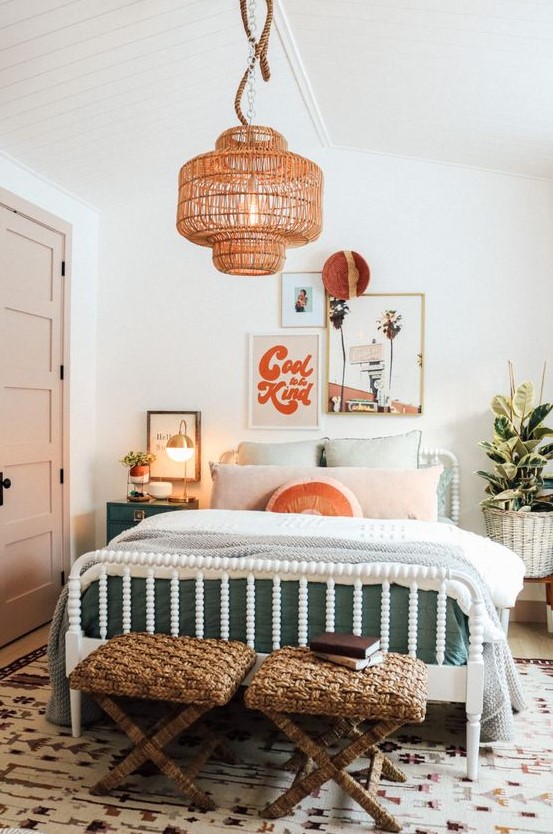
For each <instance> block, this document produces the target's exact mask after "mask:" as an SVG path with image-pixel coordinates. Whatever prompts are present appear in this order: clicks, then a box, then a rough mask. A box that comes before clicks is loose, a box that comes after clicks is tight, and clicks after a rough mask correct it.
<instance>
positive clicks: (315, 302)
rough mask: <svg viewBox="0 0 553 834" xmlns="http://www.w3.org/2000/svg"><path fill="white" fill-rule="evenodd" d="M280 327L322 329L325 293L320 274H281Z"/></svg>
mask: <svg viewBox="0 0 553 834" xmlns="http://www.w3.org/2000/svg"><path fill="white" fill-rule="evenodd" d="M281 324H282V327H324V325H325V291H324V287H323V281H322V278H321V273H320V272H283V273H282V313H281Z"/></svg>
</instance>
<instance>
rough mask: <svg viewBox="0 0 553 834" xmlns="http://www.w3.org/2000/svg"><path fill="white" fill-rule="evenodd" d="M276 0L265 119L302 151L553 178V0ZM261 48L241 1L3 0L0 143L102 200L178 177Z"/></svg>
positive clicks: (230, 119) (220, 121) (260, 107)
mask: <svg viewBox="0 0 553 834" xmlns="http://www.w3.org/2000/svg"><path fill="white" fill-rule="evenodd" d="M275 4H276V10H275V11H276V19H275V26H274V27H273V32H272V36H271V44H270V50H269V59H270V64H271V70H272V78H271V81H270V82H269V84H267V85H266V84H263V83H262V82H261V81H259V83H258V84H257V107H256V109H257V114H256V121H257V122H258V123H261V124H270V125H271V126H272V127H275V128H276V129H277V130H280V131H281V132H283V133H284V135H285V136H286V137H287V139H288V141H289V144H290V148H291V149H292V150H295V151H297V152H299V153H306V154H308V152H309V149H312V148H313V147H316V146H317V145H320V144H328V145H331V146H334V147H344V148H356V149H358V150H361V151H367V152H372V153H384V154H395V155H400V156H407V157H413V158H418V159H423V160H429V161H438V162H443V163H450V164H455V165H464V166H473V167H477V168H482V169H487V170H495V171H503V172H509V173H513V174H517V175H523V176H531V177H539V178H545V179H553V0H539V1H538V0H496V2H492V0H275ZM264 14H265V0H257V21H258V28H261V25H262V22H263V19H264ZM247 54H248V49H247V43H246V38H245V34H244V31H243V29H242V24H241V20H240V12H239V0H0V151H1V152H3V153H5V154H7V155H8V156H10V157H12V158H15V159H16V160H18V161H19V162H21V163H23V164H24V165H26V166H28V167H29V168H31V169H33V170H34V171H36V172H38V173H39V174H41V175H43V176H44V177H46V178H48V179H50V180H52V181H54V182H55V183H57V184H58V185H59V186H61V187H62V188H64V189H66V190H68V191H69V192H71V193H73V194H75V195H76V196H78V197H80V198H81V199H83V200H85V201H87V202H89V203H91V204H92V205H95V206H97V207H99V208H103V207H106V206H109V205H111V204H113V203H115V202H119V201H121V200H125V199H128V198H130V197H132V196H134V195H137V194H140V193H148V191H150V192H151V190H152V189H154V188H160V187H165V186H167V187H173V186H174V184H175V182H176V176H177V172H178V168H179V167H180V165H181V164H182V163H183V162H185V161H186V160H187V159H189V158H190V157H191V156H194V155H195V154H197V153H201V152H204V151H207V150H210V149H211V148H213V145H214V141H215V139H216V137H217V136H218V135H219V133H221V132H222V131H223V130H224V129H225V128H227V127H230V126H231V125H233V124H235V123H236V117H235V115H234V109H233V100H234V93H235V90H236V86H237V84H238V81H239V79H240V76H241V74H242V72H243V70H244V68H245V65H246V60H247Z"/></svg>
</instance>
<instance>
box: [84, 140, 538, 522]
mask: <svg viewBox="0 0 553 834" xmlns="http://www.w3.org/2000/svg"><path fill="white" fill-rule="evenodd" d="M301 152H302V153H307V155H309V156H311V157H312V158H314V159H317V160H318V161H319V163H320V164H321V165H322V167H323V170H324V171H325V177H326V196H325V228H324V233H323V235H322V236H321V238H320V239H319V240H318V241H317V242H316V243H314V244H311V245H310V246H308V247H305V248H302V249H296V250H290V251H289V254H288V258H287V263H286V269H288V270H290V271H298V270H306V271H308V270H319V269H321V267H322V265H323V263H324V261H325V260H326V258H327V257H328V256H329V255H330V254H332V253H333V252H335V251H336V250H338V249H344V248H351V249H354V250H356V251H358V252H360V253H361V254H362V255H363V256H364V257H365V258H366V259H367V261H368V262H369V264H370V265H371V269H372V279H371V283H370V287H369V290H371V291H373V292H420V291H422V292H424V293H425V294H426V349H425V398H424V403H425V405H424V414H423V415H422V416H415V417H398V416H385V415H378V416H367V415H360V414H355V415H323V417H322V421H321V430H320V432H305V431H303V432H280V434H277V433H275V432H268V431H255V430H248V429H247V408H246V406H247V337H248V334H249V333H251V332H255V331H258V332H264V331H265V332H268V331H272V330H275V329H279V325H280V280H279V278H278V277H268V278H238V277H231V276H225V275H222V274H220V273H218V272H216V270H215V269H214V268H213V267H212V265H211V258H210V250H208V249H203V248H200V247H197V246H193V245H192V244H190V243H189V242H187V241H185V240H184V239H183V238H180V237H179V236H178V234H177V233H176V231H175V228H174V215H175V199H176V188H175V189H173V187H171V188H165V189H161V188H160V190H159V192H157V193H155V194H152V195H151V197H150V199H149V200H148V201H140V202H130V203H129V204H127V205H125V206H124V207H119V208H118V209H117V210H113V211H111V212H109V213H106V214H104V215H103V217H102V225H101V234H100V239H101V269H100V294H99V321H100V339H99V353H98V372H99V378H98V391H99V401H98V425H99V438H100V443H99V450H98V472H99V479H100V484H101V489H100V497H101V498H103V497H105V498H106V499H109V498H111V499H115V498H117V497H121V496H122V495H123V494H124V490H125V482H126V474H125V470H124V469H123V468H122V467H121V466H120V465H119V464H118V462H117V461H118V458H119V457H121V455H122V454H123V453H124V452H125V451H127V450H128V449H130V448H135V447H137V446H138V447H143V446H144V445H145V443H146V411H147V410H148V409H153V410H163V409H177V410H178V409H190V410H196V409H199V410H201V412H202V444H203V476H202V482H201V488H200V489H196V491H197V492H198V494H199V495H200V499H201V504H202V506H204V507H205V506H207V505H208V500H209V487H210V481H209V471H208V461H209V460H213V459H216V458H217V457H218V456H219V455H220V453H221V452H222V451H223V450H224V449H226V448H227V447H229V446H232V445H233V444H235V443H236V442H237V441H239V440H242V439H247V438H249V439H256V440H267V439H288V440H293V439H298V438H302V437H309V436H318V435H332V436H348V435H350V436H362V435H380V434H391V433H399V432H403V431H405V430H407V429H411V428H420V429H422V431H423V441H424V443H425V444H426V445H443V446H447V447H449V448H451V449H453V450H454V451H455V452H456V453H457V454H458V455H459V457H460V458H461V463H462V469H463V479H462V501H463V516H462V524H463V525H464V526H467V527H469V528H471V529H475V530H481V529H482V523H481V514H480V510H479V508H478V502H479V501H480V499H481V497H482V494H483V486H484V483H483V481H481V480H480V479H478V478H476V477H475V476H474V475H473V474H472V472H473V470H475V469H477V468H486V463H487V459H486V458H485V456H484V454H483V453H482V452H481V451H480V449H479V448H478V447H477V441H478V440H479V439H481V438H489V437H491V427H492V420H491V413H490V412H489V411H488V405H489V401H490V400H491V398H492V396H493V395H494V394H495V393H497V392H499V391H504V392H507V390H508V389H507V383H508V379H507V360H508V359H512V360H513V361H514V363H515V367H516V372H517V377H518V378H519V379H520V380H522V379H523V378H533V379H536V380H537V378H538V376H539V374H540V373H541V366H542V362H543V360H544V359H548V358H549V357H550V335H549V334H550V329H549V328H550V320H551V314H552V312H553V286H552V282H551V274H552V272H553V237H552V236H551V234H550V226H551V222H552V218H553V186H552V185H551V184H550V183H546V182H542V181H537V180H530V179H525V178H520V177H512V176H505V175H499V174H493V173H487V172H479V171H475V170H471V169H463V168H456V167H451V166H445V165H435V164H428V163H421V162H418V161H412V160H407V159H399V158H392V157H387V156H375V155H369V154H361V153H355V152H341V151H336V150H331V149H327V150H325V151H320V150H319V151H317V150H311V151H309V152H307V151H306V150H305V149H302V150H301ZM323 353H324V351H323ZM324 365H325V362H324V361H323V373H324V370H325V367H324ZM546 395H547V397H549V398H553V368H552V369H551V374H550V378H549V380H548V385H547V391H546ZM192 491H194V487H193V489H192ZM100 524H103V521H101V522H100ZM101 529H102V532H103V528H101Z"/></svg>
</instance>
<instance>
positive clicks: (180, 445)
mask: <svg viewBox="0 0 553 834" xmlns="http://www.w3.org/2000/svg"><path fill="white" fill-rule="evenodd" d="M183 424H184V432H183V431H182V428H183ZM165 451H166V452H167V455H168V456H169V457H170V458H171V460H175V461H177V462H178V463H185V462H186V461H187V460H190V458H192V457H194V442H193V441H192V440H191V439H190V438H189V437H188V435H187V434H186V423H185V421H184V420H181V424H180V426H179V433H178V434H174V435H173V437H170V438H169V440H168V441H167V446H166V447H165Z"/></svg>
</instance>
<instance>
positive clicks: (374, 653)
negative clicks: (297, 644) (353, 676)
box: [309, 631, 384, 670]
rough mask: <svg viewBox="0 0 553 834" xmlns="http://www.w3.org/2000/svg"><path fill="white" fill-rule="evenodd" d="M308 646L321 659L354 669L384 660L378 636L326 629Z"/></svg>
mask: <svg viewBox="0 0 553 834" xmlns="http://www.w3.org/2000/svg"><path fill="white" fill-rule="evenodd" d="M309 648H310V650H311V651H312V652H313V654H314V655H316V656H317V657H320V658H322V660H328V661H330V662H331V663H337V664H338V665H339V666H347V668H348V669H354V670H359V669H366V668H367V666H375V665H376V664H377V663H382V661H383V660H384V654H383V652H381V651H380V638H379V637H366V636H360V635H357V634H350V633H345V634H344V633H339V632H335V631H327V632H325V633H324V634H319V635H318V636H317V637H313V639H312V640H311V641H310V643H309Z"/></svg>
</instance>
